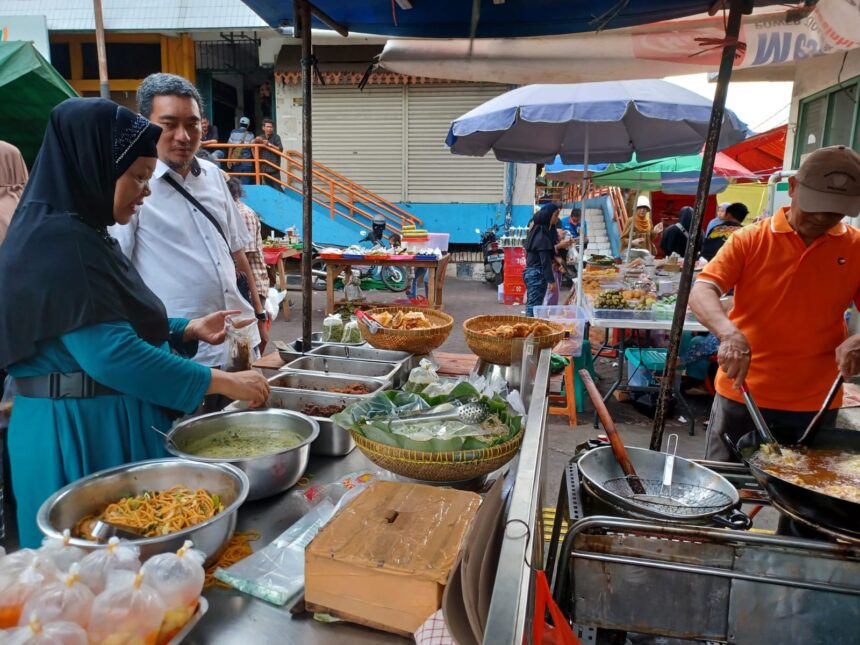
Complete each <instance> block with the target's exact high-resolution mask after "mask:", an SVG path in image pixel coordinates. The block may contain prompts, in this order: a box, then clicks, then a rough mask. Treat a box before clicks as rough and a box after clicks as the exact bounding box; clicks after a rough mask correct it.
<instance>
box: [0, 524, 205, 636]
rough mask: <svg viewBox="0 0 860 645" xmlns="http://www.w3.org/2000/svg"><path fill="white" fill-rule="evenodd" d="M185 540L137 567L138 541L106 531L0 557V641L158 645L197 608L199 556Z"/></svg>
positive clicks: (49, 541) (200, 580) (201, 574)
mask: <svg viewBox="0 0 860 645" xmlns="http://www.w3.org/2000/svg"><path fill="white" fill-rule="evenodd" d="M192 546H193V545H192V543H191V542H190V541H186V542H185V544H184V545H183V547H182V548H181V549H179V551H177V552H176V553H162V554H160V555H156V556H153V557H152V558H150V559H149V560H147V561H146V563H145V564H144V565H143V566H141V563H140V558H139V556H140V552H139V550H138V548H137V547H136V546H134V545H132V544H130V543H127V542H120V541H119V540H117V539H116V538H111V540H110V542H109V543H108V545H107V547H105V548H102V549H98V550H95V551H91V552H87V551H84V550H83V549H79V548H77V547H75V546H73V545H71V544H70V540H69V535H68V532H67V533H66V534H65V536H64V538H63V539H60V540H56V539H50V538H47V539H45V542H44V543H43V545H42V547H41V548H39V549H38V550H32V549H22V550H20V551H16V552H15V553H12V554H9V555H6V556H4V557H0V642H2V643H14V644H15V645H131V644H135V645H138V644H139V645H163V644H165V643H168V642H169V641H170V639H171V638H173V636H175V635H176V633H177V632H179V631H180V630H181V629H182V627H183V626H184V625H185V624H186V623H187V622H188V620H189V619H190V618H191V617H192V616H193V614H194V612H195V611H196V610H197V604H198V602H199V599H200V593H201V591H202V590H203V578H204V571H203V561H204V560H205V556H204V554H203V553H201V552H200V551H195V550H194V549H193V548H192Z"/></svg>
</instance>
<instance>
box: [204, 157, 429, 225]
mask: <svg viewBox="0 0 860 645" xmlns="http://www.w3.org/2000/svg"><path fill="white" fill-rule="evenodd" d="M203 148H205V149H206V150H208V151H210V152H212V151H214V150H222V151H224V154H225V155H226V156H227V157H229V155H230V153H231V151H232V150H234V149H236V148H250V149H251V153H252V158H251V159H236V158H233V159H230V158H224V159H215V158H213V159H212V161H215V162H217V163H218V164H220V165H221V168H222V170H224V171H225V172H227V174H229V175H231V176H234V177H252V178H253V180H254V183H255V184H257V185H261V184H263V183H274V184H275V185H277V186H279V187H280V188H281V189H282V190H284V191H292V192H295V193H298V194H299V195H301V194H302V185H303V168H304V158H303V157H302V155H301V153H300V152H297V151H295V150H286V151H284V152H280V151H278V150H275V149H273V148H270V147H268V146H266V145H265V144H262V143H253V144H242V143H215V142H206V143H204V144H203ZM262 148H265V149H266V151H267V152H270V153H272V154H275V155H276V156H277V157H278V158H279V159H280V162H281V163H280V165H276V164H275V163H273V162H271V161H269V160H268V159H263V158H261V157H260V149H262ZM233 154H236V153H233ZM237 163H250V164H252V165H253V169H252V171H251V172H236V171H234V170H233V169H232V168H231V166H234V164H237ZM266 169H268V170H275V171H277V172H274V173H269V172H265V171H264V170H266ZM312 176H313V201H314V203H316V204H319V205H320V206H322V207H323V208H324V209H326V210H328V212H329V216H330V217H331V218H332V219H334V218H335V217H336V216H337V217H343V218H344V219H346V220H348V221H350V222H352V223H353V224H356V225H357V226H359V227H361V228H363V229H366V230H368V231H369V230H371V228H372V223H373V219H374V218H375V217H378V216H382V217H383V218H385V220H386V222H387V223H388V224H389V225H390V226H391V227H392V228H393V229H394V230H396V231H400V230H402V229H403V227H404V226H407V225H413V226H420V225H421V223H422V222H421V219H420V218H418V217H416V216H415V215H413V214H412V213H410V212H408V211H406V210H404V209H403V208H400V207H399V206H397V205H396V204H394V203H392V202H390V201H388V200H386V199H385V198H384V197H381V196H379V195H378V194H376V193H374V192H373V191H371V190H368V189H367V188H365V187H364V186H362V185H360V184H357V183H356V182H354V181H352V180H351V179H348V178H347V177H344V176H343V175H341V174H340V173H338V172H335V171H334V170H332V169H331V168H329V167H328V166H324V165H323V164H321V163H318V162H314V164H313V169H312ZM264 180H265V181H264Z"/></svg>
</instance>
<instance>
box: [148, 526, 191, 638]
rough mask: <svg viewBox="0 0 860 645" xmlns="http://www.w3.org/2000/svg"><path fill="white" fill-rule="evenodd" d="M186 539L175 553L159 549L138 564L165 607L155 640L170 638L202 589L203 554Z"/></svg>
mask: <svg viewBox="0 0 860 645" xmlns="http://www.w3.org/2000/svg"><path fill="white" fill-rule="evenodd" d="M193 546H194V545H193V543H192V542H191V540H186V541H185V544H183V545H182V548H181V549H179V551H177V552H176V553H161V554H159V555H155V556H153V557H151V558H150V559H149V560H147V561H146V562H145V563H144V564H143V566H142V567H141V568H140V572H141V573H142V574H143V575H144V576H145V577H146V581H147V582H146V583H147V584H148V585H149V586H150V587H152V588H153V589H155V591H157V592H158V593H159V594H160V595H161V600H162V601H164V604H165V606H166V607H167V611H166V613H165V615H164V622H163V623H162V625H161V630H160V633H159V635H158V642H160V643H163V642H166V641H169V640H170V639H171V638H173V636H174V635H175V634H176V632H178V631H179V630H180V629H182V627H183V626H184V625H185V623H187V622H188V620H189V619H190V618H191V616H193V615H194V612H195V611H196V609H197V603H198V601H199V600H200V593H201V592H202V591H203V578H204V577H205V572H204V571H203V562H204V561H205V560H206V555H205V554H204V553H202V552H200V551H197V550H195V549H194V548H193Z"/></svg>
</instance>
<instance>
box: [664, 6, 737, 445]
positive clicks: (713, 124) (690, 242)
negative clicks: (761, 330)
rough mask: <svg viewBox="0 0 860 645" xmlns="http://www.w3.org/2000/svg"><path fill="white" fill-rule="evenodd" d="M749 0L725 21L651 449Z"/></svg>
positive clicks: (671, 376)
mask: <svg viewBox="0 0 860 645" xmlns="http://www.w3.org/2000/svg"><path fill="white" fill-rule="evenodd" d="M752 5H753V3H752V0H731V4H730V7H729V19H728V23H727V25H726V44H725V46H724V47H723V56H722V59H721V61H720V73H719V76H718V77H717V89H716V92H715V93H714V103H713V106H712V108H711V121H710V124H709V126H708V135H707V137H706V139H705V150H704V152H703V153H702V171H701V174H700V175H699V186H698V189H697V190H696V209H695V211H694V212H693V221H692V223H691V225H690V228H691V229H692V230H691V231H690V237H689V238H688V239H687V250H686V251H685V253H684V268H683V270H682V273H681V283H680V286H679V289H678V301H677V303H676V305H675V315H674V316H673V318H672V330H671V331H670V332H669V348H668V350H667V352H666V368H665V370H664V371H663V379H662V382H661V384H660V398H659V399H658V401H657V413H656V414H655V416H654V428H653V432H652V433H651V443H650V446H649V447H650V448H651V450H660V446H661V445H662V443H663V429H664V427H665V425H666V409H667V407H668V403H669V396H670V395H671V393H672V391H673V389H674V382H675V372H676V366H677V363H678V354H679V353H680V352H679V350H680V347H681V333H682V332H683V331H684V320H685V319H686V316H687V303H688V302H689V300H690V290H691V289H692V286H693V269H694V267H695V264H696V255H697V254H698V252H699V248H700V247H701V242H702V220H703V219H704V217H705V206H706V205H707V201H708V194H709V192H710V188H711V174H712V173H713V170H714V159H715V158H716V156H717V147H718V145H719V140H720V129H721V128H722V125H723V115H724V113H725V108H726V94H727V93H728V90H729V81H730V80H731V77H732V66H733V65H734V61H735V50H736V49H737V39H738V34H739V33H740V28H741V17H742V14H745V13H746V14H749V13H751V12H752Z"/></svg>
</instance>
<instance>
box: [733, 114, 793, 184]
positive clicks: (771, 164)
mask: <svg viewBox="0 0 860 645" xmlns="http://www.w3.org/2000/svg"><path fill="white" fill-rule="evenodd" d="M787 132H788V124H785V125H781V126H779V127H776V128H773V129H772V130H768V131H767V132H762V133H760V134H756V135H753V136H751V137H750V138H748V139H744V140H743V141H741V142H740V143H736V144H735V145H733V146H729V147H728V148H726V149H725V150H723V151H722V153H721V154H723V155H725V156H727V157H731V158H732V159H734V160H735V161H737V162H738V163H740V164H742V165H744V166H745V167H747V168H749V169H750V170H752V171H753V172H754V173H755V174H757V175H758V176H759V177H767V176H768V175H771V174H773V173H775V172H779V171H780V170H782V164H783V158H784V157H785V137H786V133H787Z"/></svg>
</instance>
